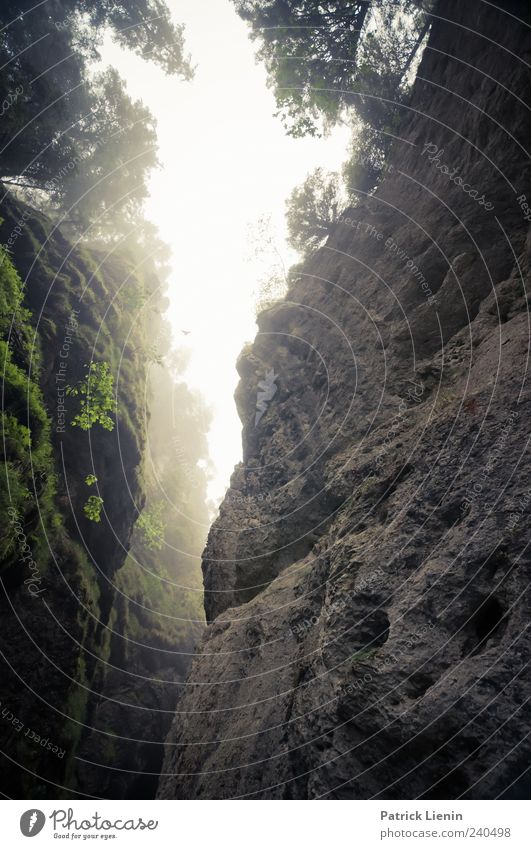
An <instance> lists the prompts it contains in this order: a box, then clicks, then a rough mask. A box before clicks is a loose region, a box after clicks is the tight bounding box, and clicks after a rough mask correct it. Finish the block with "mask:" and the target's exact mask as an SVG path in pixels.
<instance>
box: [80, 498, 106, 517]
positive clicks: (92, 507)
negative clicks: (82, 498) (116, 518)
mask: <svg viewBox="0 0 531 849" xmlns="http://www.w3.org/2000/svg"><path fill="white" fill-rule="evenodd" d="M102 507H103V498H100V496H99V495H91V496H89V498H88V500H87V502H86V503H85V504H84V505H83V512H84V514H85V516H86V517H87V519H90V521H91V522H100V521H101V509H102Z"/></svg>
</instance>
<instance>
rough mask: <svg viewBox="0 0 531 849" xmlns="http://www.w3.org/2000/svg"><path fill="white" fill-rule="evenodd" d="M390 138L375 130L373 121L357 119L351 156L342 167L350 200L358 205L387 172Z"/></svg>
mask: <svg viewBox="0 0 531 849" xmlns="http://www.w3.org/2000/svg"><path fill="white" fill-rule="evenodd" d="M390 144H391V137H390V136H387V135H385V134H382V133H379V132H378V131H376V130H374V129H373V127H371V126H370V124H365V123H363V122H362V121H360V122H358V123H357V124H356V126H355V128H354V131H353V134H352V140H351V142H350V148H349V156H348V159H347V161H346V162H345V163H344V165H343V168H342V169H341V170H342V176H343V181H344V185H345V191H346V193H347V196H348V198H349V201H350V202H351V203H352V204H354V205H356V204H357V203H358V202H359V200H360V197H363V196H364V195H366V194H369V192H371V191H372V190H373V189H374V188H375V187H376V186H377V184H378V182H379V180H380V178H381V176H382V174H383V173H384V172H385V170H386V168H387V166H386V159H387V156H388V153H389V148H390Z"/></svg>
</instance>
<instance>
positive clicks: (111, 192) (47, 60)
mask: <svg viewBox="0 0 531 849" xmlns="http://www.w3.org/2000/svg"><path fill="white" fill-rule="evenodd" d="M1 23H3V24H4V26H0V88H1V89H2V91H3V92H4V93H5V100H4V103H3V105H2V106H0V110H2V120H1V122H0V179H2V180H3V181H4V182H5V183H7V184H11V185H16V186H18V187H22V188H23V189H25V190H28V189H29V190H38V191H40V192H42V203H41V205H46V204H48V205H50V206H51V208H52V209H53V208H56V209H60V210H61V211H62V212H67V213H68V214H69V219H70V223H71V224H73V225H75V226H76V227H77V228H78V229H80V228H84V227H86V226H87V224H88V223H89V221H94V220H95V219H96V218H98V216H100V215H101V213H102V212H103V211H105V210H110V209H111V208H112V209H113V210H114V212H113V216H114V219H113V221H116V220H118V219H120V220H121V219H123V220H124V222H125V223H127V222H129V223H130V222H131V221H134V219H135V214H136V212H137V211H138V209H139V208H140V206H141V204H142V201H143V199H144V197H145V195H146V186H145V183H146V179H147V174H148V172H149V169H150V168H152V167H153V166H154V165H156V162H157V160H156V153H155V141H156V136H155V129H154V122H153V118H152V116H151V115H150V113H149V110H148V109H146V107H144V106H143V105H142V104H141V103H135V102H133V101H132V100H131V99H130V98H129V96H128V95H127V93H126V90H125V85H124V83H123V81H122V80H121V79H120V77H119V76H118V74H117V73H116V71H114V70H112V69H111V70H110V71H107V72H106V73H104V74H99V75H97V76H93V75H92V74H91V73H90V65H91V64H92V63H93V62H94V61H96V60H98V58H99V57H100V54H99V47H100V45H101V43H102V40H103V36H104V34H105V32H108V31H109V30H110V31H111V33H112V34H113V35H114V37H115V39H116V40H117V41H118V43H119V44H121V45H122V46H124V47H128V48H129V49H131V50H133V51H134V52H136V53H139V54H140V55H141V56H143V57H144V58H145V59H146V60H149V61H153V62H156V63H157V64H159V65H160V66H161V67H162V68H163V69H164V70H165V71H166V72H167V73H171V74H179V75H180V76H181V77H182V78H183V79H190V78H191V77H192V75H193V69H192V67H191V65H190V61H189V58H188V57H187V56H186V55H185V52H184V35H183V27H182V26H178V25H175V24H173V23H172V21H171V17H170V14H169V11H168V8H167V6H166V4H165V3H164V2H162V0H127V2H126V0H122V2H120V0H118V2H114V0H112V2H111V0H96V2H93V1H92V0H91V2H88V0H47V2H46V3H39V4H37V5H35V4H34V3H33V2H32V0H4V2H3V4H2V15H1ZM116 201H117V202H118V203H117V204H116V205H115V202H116ZM70 208H72V210H71V211H70V212H69V210H70ZM101 229H102V230H103V228H101ZM112 229H113V230H114V232H116V230H117V228H116V227H113V228H112ZM122 229H125V226H124V227H123V228H122Z"/></svg>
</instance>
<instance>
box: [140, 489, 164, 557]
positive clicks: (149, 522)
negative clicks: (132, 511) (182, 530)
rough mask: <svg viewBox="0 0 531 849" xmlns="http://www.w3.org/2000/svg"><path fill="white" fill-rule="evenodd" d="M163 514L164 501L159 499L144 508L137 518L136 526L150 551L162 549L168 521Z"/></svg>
mask: <svg viewBox="0 0 531 849" xmlns="http://www.w3.org/2000/svg"><path fill="white" fill-rule="evenodd" d="M163 514H164V502H163V501H157V502H156V503H155V504H152V505H151V506H150V507H148V508H146V509H145V510H143V511H142V513H141V514H140V516H139V517H138V519H137V522H136V527H137V528H138V530H139V532H140V536H141V538H142V542H143V543H144V545H145V546H146V548H149V549H150V551H160V549H161V548H162V545H163V543H164V531H165V530H166V522H165V521H164V518H163Z"/></svg>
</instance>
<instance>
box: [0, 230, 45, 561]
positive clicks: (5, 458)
mask: <svg viewBox="0 0 531 849" xmlns="http://www.w3.org/2000/svg"><path fill="white" fill-rule="evenodd" d="M0 292H1V296H0V298H1V299H0V328H1V330H2V335H3V337H4V338H3V339H2V340H0V364H1V368H2V384H3V404H2V407H3V409H2V440H1V442H0V455H1V456H0V461H1V478H0V512H1V514H2V515H3V516H4V517H6V516H8V515H9V516H10V517H11V523H8V522H7V521H4V523H3V528H4V529H3V530H2V531H1V532H0V559H1V561H3V562H4V563H5V562H9V560H10V557H11V556H12V555H14V554H15V552H16V534H15V533H14V529H13V525H14V524H15V523H17V527H22V528H24V529H25V533H26V535H27V536H28V538H29V539H28V540H27V541H29V543H30V544H31V543H35V540H34V538H33V531H34V528H35V516H36V500H37V497H38V499H39V507H40V511H41V521H43V522H44V523H46V524H47V525H48V527H49V530H50V533H51V534H52V535H53V529H54V528H55V527H57V523H58V519H57V516H56V513H55V507H54V495H55V474H54V468H53V459H52V450H51V442H50V425H49V421H48V416H47V413H46V409H45V407H44V401H43V397H42V393H41V391H40V389H39V387H38V384H37V382H36V378H37V377H38V369H39V352H38V351H35V350H34V348H33V347H30V346H29V343H28V339H30V338H31V337H32V335H33V334H32V329H31V326H30V325H29V321H28V312H27V310H23V309H22V308H21V306H20V305H21V302H22V284H21V281H20V278H19V276H18V274H17V272H16V270H15V268H14V266H13V265H12V263H11V260H10V258H9V256H8V254H7V251H6V250H5V249H4V248H3V247H2V246H0ZM30 362H32V374H31V377H29V376H28V369H29V363H30ZM8 511H10V512H9V513H8ZM34 556H36V551H34Z"/></svg>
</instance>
